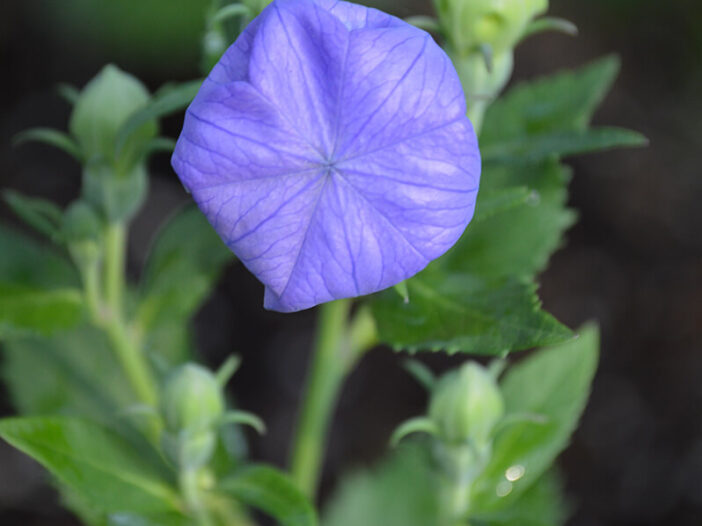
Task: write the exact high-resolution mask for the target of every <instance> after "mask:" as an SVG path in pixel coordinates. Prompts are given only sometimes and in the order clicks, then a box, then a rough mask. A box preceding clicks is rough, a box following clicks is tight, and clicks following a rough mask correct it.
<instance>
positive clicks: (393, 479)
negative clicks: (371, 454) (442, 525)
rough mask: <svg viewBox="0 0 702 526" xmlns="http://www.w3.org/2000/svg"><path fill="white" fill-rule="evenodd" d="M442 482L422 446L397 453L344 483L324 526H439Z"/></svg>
mask: <svg viewBox="0 0 702 526" xmlns="http://www.w3.org/2000/svg"><path fill="white" fill-rule="evenodd" d="M438 494H439V482H438V480H437V479H436V477H435V475H434V471H433V469H432V466H431V460H430V459H429V455H428V454H427V452H426V451H425V449H424V448H422V447H421V446H420V445H418V444H407V445H404V446H402V447H400V448H398V449H397V450H395V451H394V452H393V454H392V456H391V457H390V458H388V459H386V460H384V461H383V462H382V463H381V464H380V465H379V466H378V467H377V468H375V469H373V470H370V471H361V472H358V473H355V474H352V475H351V476H348V477H346V478H345V479H344V480H342V482H341V484H340V486H339V488H338V489H337V490H336V493H335V494H334V495H333V496H332V498H331V500H330V502H329V504H328V505H327V507H326V510H325V513H324V516H323V520H322V525H323V526H437V523H438V517H439V513H440V509H439V507H440V506H439V500H438Z"/></svg>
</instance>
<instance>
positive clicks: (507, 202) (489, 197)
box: [471, 186, 535, 230]
mask: <svg viewBox="0 0 702 526" xmlns="http://www.w3.org/2000/svg"><path fill="white" fill-rule="evenodd" d="M534 198H535V197H534V193H533V192H532V190H530V189H529V188H527V187H526V186H515V187H511V188H504V189H500V190H489V189H488V190H486V191H481V192H480V196H479V197H478V204H477V207H476V209H475V217H474V218H473V225H475V223H476V222H478V221H483V220H484V219H487V218H489V217H491V216H493V215H495V214H499V213H500V212H504V211H506V210H510V209H512V208H515V207H517V206H519V205H522V204H525V203H526V202H527V201H529V200H530V199H534ZM471 230H472V228H471Z"/></svg>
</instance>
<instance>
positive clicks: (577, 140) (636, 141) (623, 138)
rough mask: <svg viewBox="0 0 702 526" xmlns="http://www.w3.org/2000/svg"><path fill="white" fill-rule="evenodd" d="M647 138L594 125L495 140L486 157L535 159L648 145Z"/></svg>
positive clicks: (485, 153) (499, 159) (495, 159)
mask: <svg viewBox="0 0 702 526" xmlns="http://www.w3.org/2000/svg"><path fill="white" fill-rule="evenodd" d="M647 144H648V140H647V139H646V137H644V136H643V135H641V134H640V133H638V132H635V131H631V130H624V129H621V128H592V129H589V130H567V131H558V132H548V133H540V134H536V135H529V136H527V137H520V138H517V139H514V140H508V141H503V142H495V143H492V144H490V145H489V146H486V147H485V148H483V150H482V153H483V160H484V161H485V162H490V161H503V162H510V161H511V162H519V163H522V162H535V161H540V160H542V159H547V158H549V157H551V156H554V155H556V156H558V157H567V156H569V155H575V154H581V153H588V152H596V151H602V150H610V149H612V148H632V147H639V146H646V145H647Z"/></svg>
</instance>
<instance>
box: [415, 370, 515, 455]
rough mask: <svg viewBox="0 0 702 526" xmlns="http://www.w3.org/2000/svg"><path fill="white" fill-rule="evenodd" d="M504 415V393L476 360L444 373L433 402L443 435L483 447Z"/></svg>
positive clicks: (434, 417) (431, 408)
mask: <svg viewBox="0 0 702 526" xmlns="http://www.w3.org/2000/svg"><path fill="white" fill-rule="evenodd" d="M503 415H504V401H503V399H502V393H501V392H500V389H499V387H498V385H497V382H496V381H495V378H493V376H492V375H491V374H490V372H489V371H488V370H487V369H485V368H484V367H482V366H481V365H479V364H477V363H475V362H467V363H465V364H464V365H463V366H461V368H460V369H458V370H456V371H451V372H450V373H448V374H446V375H444V376H443V377H442V378H441V380H439V383H438V384H437V386H436V388H435V390H434V392H433V394H432V397H431V402H430V405H429V417H430V418H431V419H432V420H433V421H434V422H435V423H436V425H437V427H438V434H439V438H441V439H442V440H443V441H445V442H448V443H456V444H460V443H465V442H468V441H472V442H473V443H474V444H475V445H476V446H477V447H479V448H483V447H485V446H487V445H489V443H490V438H491V433H492V431H493V428H494V427H495V425H496V424H497V423H498V422H499V421H500V419H501V418H502V416H503Z"/></svg>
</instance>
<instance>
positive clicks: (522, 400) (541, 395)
mask: <svg viewBox="0 0 702 526" xmlns="http://www.w3.org/2000/svg"><path fill="white" fill-rule="evenodd" d="M598 350H599V335H598V331H597V329H596V328H595V327H592V326H589V327H585V328H583V329H582V330H581V331H580V337H579V338H577V339H574V340H572V341H570V342H568V343H566V344H563V345H561V346H558V347H553V348H549V349H543V350H540V351H538V352H536V353H534V354H533V355H531V356H529V358H527V359H526V360H524V361H523V362H520V363H519V364H518V365H516V366H514V367H512V368H510V369H509V370H508V371H507V373H506V374H505V376H504V378H503V380H502V382H501V389H502V393H503V395H504V399H505V405H506V409H507V412H508V414H509V413H534V414H540V415H543V416H544V417H545V418H546V419H547V421H546V422H545V423H541V424H534V423H529V422H524V423H520V424H514V425H512V426H510V427H508V428H506V429H505V430H504V431H503V432H502V433H500V435H499V436H498V437H497V439H496V442H495V446H494V449H493V455H492V458H491V460H490V462H489V464H488V466H487V467H486V468H485V470H484V471H483V473H482V474H481V476H480V477H479V478H478V480H476V482H475V484H474V486H473V501H474V502H475V503H476V506H477V505H478V504H479V509H476V510H475V511H476V513H480V514H483V513H488V512H494V511H496V510H500V509H503V508H504V507H505V506H506V503H507V502H508V501H507V500H505V499H503V498H501V497H499V496H498V494H504V493H505V492H506V488H505V487H504V483H505V482H509V481H508V480H507V479H506V474H507V470H508V469H509V468H510V467H516V469H517V470H518V471H519V473H520V474H521V476H519V477H517V480H514V481H512V482H509V483H510V484H511V486H510V487H509V492H508V493H509V494H510V495H512V494H514V496H516V495H518V494H520V493H522V492H524V491H526V490H527V488H529V487H530V486H531V485H532V484H534V483H535V482H536V481H537V480H538V479H539V478H540V477H541V476H542V475H543V473H544V472H545V471H546V470H547V469H548V467H549V466H551V464H552V463H553V461H554V460H555V459H556V457H557V456H558V454H559V453H560V452H561V451H562V450H563V449H564V448H565V447H566V446H567V445H568V442H569V440H570V435H571V434H572V433H573V431H574V430H575V428H576V427H577V424H578V420H579V419H580V415H581V413H582V411H583V409H584V407H585V404H586V403H587V399H588V396H589V393H590V386H591V383H592V379H593V376H594V374H595V370H596V368H597V357H598ZM512 478H515V477H512ZM501 485H502V487H503V489H502V491H499V487H500V486H501Z"/></svg>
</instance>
